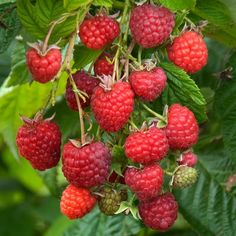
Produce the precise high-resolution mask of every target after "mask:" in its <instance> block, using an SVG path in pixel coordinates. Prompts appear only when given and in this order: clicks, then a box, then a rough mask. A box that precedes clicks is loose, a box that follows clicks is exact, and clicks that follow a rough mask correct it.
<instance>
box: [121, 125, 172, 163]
mask: <svg viewBox="0 0 236 236" xmlns="http://www.w3.org/2000/svg"><path fill="white" fill-rule="evenodd" d="M168 151H169V145H168V140H167V137H166V135H165V132H164V131H163V130H161V129H158V128H155V127H152V128H149V129H148V130H147V131H139V132H135V133H132V134H130V135H129V136H128V138H127V139H126V141H125V154H126V156H127V157H128V158H130V159H131V160H132V161H134V162H137V163H141V164H148V163H151V162H155V161H160V160H162V159H163V158H164V157H165V156H166V155H167V153H168Z"/></svg>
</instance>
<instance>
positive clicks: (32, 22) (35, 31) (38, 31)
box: [17, 0, 76, 43]
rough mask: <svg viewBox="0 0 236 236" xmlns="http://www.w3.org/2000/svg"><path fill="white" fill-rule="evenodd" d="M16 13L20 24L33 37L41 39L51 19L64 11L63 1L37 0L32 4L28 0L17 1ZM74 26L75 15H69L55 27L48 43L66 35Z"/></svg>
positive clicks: (59, 16) (55, 18) (58, 16)
mask: <svg viewBox="0 0 236 236" xmlns="http://www.w3.org/2000/svg"><path fill="white" fill-rule="evenodd" d="M17 13H18V16H19V18H20V20H21V23H22V25H23V26H24V27H25V29H26V30H27V31H28V32H29V33H30V34H31V35H32V36H33V37H35V39H37V40H38V39H40V40H43V39H44V38H45V36H46V35H47V32H48V29H49V27H50V24H51V22H52V21H55V20H58V19H59V18H61V16H62V15H63V14H64V13H66V12H65V9H64V7H63V2H62V1H58V0H51V1H47V0H38V1H37V2H36V4H35V5H33V4H32V3H31V2H30V1H28V0H18V1H17ZM75 26H76V16H70V17H68V18H67V19H66V20H65V21H63V22H62V23H60V24H59V25H57V26H56V27H55V29H54V30H53V33H52V35H51V37H50V43H56V42H57V41H58V40H59V39H61V38H66V37H68V36H69V35H70V34H71V32H72V31H74V29H75Z"/></svg>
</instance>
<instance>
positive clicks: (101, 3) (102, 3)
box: [93, 0, 113, 7]
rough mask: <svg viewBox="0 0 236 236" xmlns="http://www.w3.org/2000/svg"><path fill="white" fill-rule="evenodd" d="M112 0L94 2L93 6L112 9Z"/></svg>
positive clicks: (95, 0)
mask: <svg viewBox="0 0 236 236" xmlns="http://www.w3.org/2000/svg"><path fill="white" fill-rule="evenodd" d="M112 4H113V2H112V0H94V1H93V5H94V6H103V7H112Z"/></svg>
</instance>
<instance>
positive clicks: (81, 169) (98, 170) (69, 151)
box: [62, 141, 111, 188]
mask: <svg viewBox="0 0 236 236" xmlns="http://www.w3.org/2000/svg"><path fill="white" fill-rule="evenodd" d="M110 163H111V154H110V151H109V150H108V148H107V147H106V146H105V145H104V144H103V143H101V142H94V143H90V144H87V145H85V146H82V147H76V146H75V145H74V144H73V143H72V142H71V141H69V142H68V143H66V144H65V146H64V149H63V154H62V171H63V173H64V175H65V177H66V179H67V180H68V181H69V182H70V183H71V184H73V185H75V186H77V187H85V188H90V187H94V186H97V185H100V184H102V183H104V182H105V181H106V179H107V178H108V175H109V171H110Z"/></svg>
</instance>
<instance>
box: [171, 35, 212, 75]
mask: <svg viewBox="0 0 236 236" xmlns="http://www.w3.org/2000/svg"><path fill="white" fill-rule="evenodd" d="M168 56H169V59H170V60H171V61H172V62H173V63H174V64H175V65H177V66H179V67H180V68H182V69H183V70H185V71H186V72H187V73H190V74H193V73H196V72H197V71H199V70H201V69H202V68H203V67H204V66H205V65H206V64H207V59H208V51H207V46H206V43H205V42H204V40H203V38H202V36H201V35H200V34H198V33H196V32H193V31H187V32H184V33H182V34H181V35H180V36H179V37H177V38H175V39H174V41H173V43H172V44H171V45H170V46H169V47H168Z"/></svg>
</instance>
